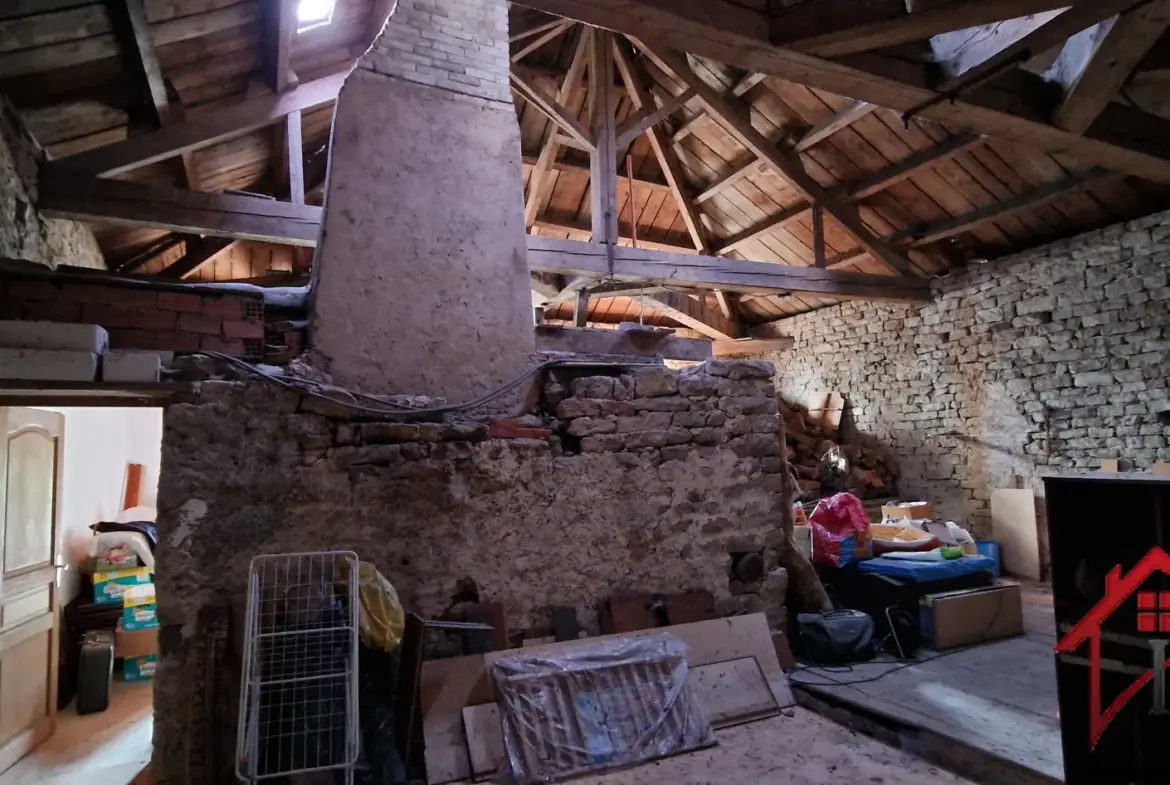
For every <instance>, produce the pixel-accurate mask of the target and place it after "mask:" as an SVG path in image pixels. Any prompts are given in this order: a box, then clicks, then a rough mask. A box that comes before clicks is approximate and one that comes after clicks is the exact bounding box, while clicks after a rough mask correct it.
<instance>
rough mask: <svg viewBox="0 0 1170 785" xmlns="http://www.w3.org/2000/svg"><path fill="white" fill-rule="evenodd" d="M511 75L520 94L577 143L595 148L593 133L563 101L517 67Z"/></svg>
mask: <svg viewBox="0 0 1170 785" xmlns="http://www.w3.org/2000/svg"><path fill="white" fill-rule="evenodd" d="M595 35H596V33H595ZM509 76H510V78H511V80H512V84H513V86H514V87H515V88H516V90H517V91H518V92H519V93H520V95H522V96H524V98H526V99H527V100H528V101H530V102H531V103H532V105H533V106H535V107H536V108H537V109H539V110H540V111H541V112H542V113H543V114H544V115H545V116H546V117H547V118H548V119H549V120H552V121H553V123H555V124H556V125H557V126H558V127H559V128H560V129H561V130H562V131H564V132H565V133H566V134H568V135H569V136H570V137H572V138H573V140H574V141H576V142H577V144H579V145H582V146H584V147H585V149H586V150H592V149H593V148H594V141H593V134H592V133H590V132H589V130H588V129H586V128H585V126H583V125H581V122H580V121H579V120H578V119H577V118H576V117H574V116H573V114H572V113H571V112H570V111H569V110H568V109H566V108H565V105H564V104H563V103H561V102H560V101H558V100H557V99H556V98H555V97H553V96H550V95H549V94H548V93H546V92H544V90H542V89H540V88H539V87H537V86H536V84H535V83H533V82H531V81H529V80H528V79H526V78H525V77H523V76H521V75H520V74H518V73H516V70H515V69H512V70H511V71H510V72H509Z"/></svg>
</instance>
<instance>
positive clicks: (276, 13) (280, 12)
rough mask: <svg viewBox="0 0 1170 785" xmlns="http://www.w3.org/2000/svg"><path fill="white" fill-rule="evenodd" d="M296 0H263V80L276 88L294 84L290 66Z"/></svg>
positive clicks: (279, 89) (295, 19)
mask: <svg viewBox="0 0 1170 785" xmlns="http://www.w3.org/2000/svg"><path fill="white" fill-rule="evenodd" d="M297 2H298V0H264V81H265V83H266V84H267V85H268V86H269V87H271V88H272V89H273V90H274V91H275V92H278V93H283V92H284V91H285V90H287V89H288V88H289V87H294V86H296V83H297V82H296V77H295V76H294V75H293V73H292V71H291V69H290V68H289V58H291V57H292V45H293V36H295V35H296V33H297Z"/></svg>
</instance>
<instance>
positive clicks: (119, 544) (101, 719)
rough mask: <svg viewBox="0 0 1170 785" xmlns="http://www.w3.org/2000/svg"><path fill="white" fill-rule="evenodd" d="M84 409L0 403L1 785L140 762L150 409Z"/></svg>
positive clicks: (150, 606)
mask: <svg viewBox="0 0 1170 785" xmlns="http://www.w3.org/2000/svg"><path fill="white" fill-rule="evenodd" d="M36 385H37V383H31V384H30V386H34V387H35V386H36ZM14 393H20V394H19V396H18V397H14ZM95 400H96V399H93V398H88V399H87V398H86V397H85V396H82V395H76V394H74V395H69V394H61V393H60V392H57V393H51V392H49V391H44V390H28V391H14V390H11V389H8V388H7V387H6V389H5V393H4V396H3V398H2V399H0V427H2V429H3V436H4V440H3V443H2V449H0V473H3V475H4V482H3V483H2V484H0V554H2V555H0V638H2V639H3V645H0V715H2V716H3V717H4V721H3V722H2V723H0V728H2V730H0V781H9V780H10V779H12V780H13V781H21V782H23V781H26V780H25V779H24V778H25V777H33V776H35V777H36V778H37V779H38V780H45V781H50V782H51V781H54V778H55V777H57V776H62V775H63V774H64V772H66V771H69V772H77V771H89V772H90V773H93V774H97V775H98V778H99V779H103V778H106V777H107V776H115V775H116V776H121V775H122V771H123V770H125V773H126V777H125V779H122V780H121V781H123V782H129V781H130V780H131V779H132V778H133V777H134V776H136V775H137V773H138V772H139V771H140V770H142V769H144V768H145V767H146V765H147V764H148V763H149V760H150V756H151V735H152V726H153V720H152V713H153V688H152V687H153V685H152V679H153V677H154V673H155V668H156V663H157V656H158V647H159V631H160V627H159V622H158V613H157V598H156V595H155V593H154V571H155V558H154V557H155V551H156V546H157V543H158V537H157V530H156V528H155V521H156V517H157V509H156V508H157V497H158V480H159V470H160V463H161V452H162V409H161V408H159V407H157V406H120V405H116V404H118V403H119V401H118V400H117V399H116V398H106V399H104V400H102V401H100V402H101V403H103V404H111V403H113V404H114V405H98V406H95V405H84V404H87V403H90V402H93V401H95ZM125 400H126V399H123V401H125ZM10 402H11V403H13V404H20V405H7V404H8V403H10ZM111 760H116V761H118V763H119V765H118V766H117V767H115V768H117V769H118V771H117V772H115V771H114V769H113V768H110V767H109V762H110V761H111Z"/></svg>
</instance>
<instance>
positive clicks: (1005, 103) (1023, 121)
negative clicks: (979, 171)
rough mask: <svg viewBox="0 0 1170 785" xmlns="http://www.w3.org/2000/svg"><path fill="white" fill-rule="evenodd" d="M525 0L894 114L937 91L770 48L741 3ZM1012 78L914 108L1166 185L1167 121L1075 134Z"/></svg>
mask: <svg viewBox="0 0 1170 785" xmlns="http://www.w3.org/2000/svg"><path fill="white" fill-rule="evenodd" d="M525 2H526V4H527V5H529V6H530V7H535V8H539V9H540V10H543V11H548V12H550V13H555V14H558V15H560V16H564V17H568V18H572V19H577V20H579V21H582V22H585V23H587V24H602V25H606V26H607V27H609V28H611V29H616V30H619V31H621V32H623V33H626V34H629V35H633V36H635V37H640V38H642V39H643V40H647V39H648V40H650V41H653V42H655V43H656V44H657V45H659V46H666V47H673V48H675V49H685V50H687V51H689V52H691V53H693V54H695V55H698V56H702V57H709V58H712V59H715V60H719V61H721V62H723V63H726V64H728V65H731V66H734V67H738V68H743V69H745V70H748V71H753V72H759V73H766V74H770V75H774V76H778V77H780V78H783V79H788V80H791V81H794V82H798V83H800V84H803V85H805V86H806V87H810V88H813V89H816V90H825V91H828V92H832V93H836V94H838V95H844V96H848V97H850V98H853V99H856V100H860V101H866V102H868V103H872V104H876V105H878V106H882V107H886V108H888V109H893V110H895V111H899V112H906V111H908V110H911V109H914V108H916V107H923V106H924V104H925V103H926V102H929V101H932V100H935V99H938V98H939V97H940V96H939V93H938V91H937V89H936V86H935V83H934V81H933V78H932V72H931V70H930V68H929V67H927V66H926V65H923V64H916V63H911V62H907V61H905V60H899V59H895V58H892V57H887V56H883V55H878V54H874V53H864V54H860V55H848V56H846V57H843V58H840V59H837V60H833V61H829V60H824V59H821V58H818V57H815V56H811V55H807V54H804V53H800V52H795V51H793V50H791V49H787V48H783V47H776V46H772V45H770V44H769V43H768V40H767V32H766V30H763V31H762V30H761V27H766V20H762V21H761V15H760V14H755V15H752V14H749V13H748V12H747V11H746V9H743V8H740V9H739V10H738V11H730V12H728V13H727V14H726V15H723V14H720V13H714V12H713V11H712V9H711V5H710V4H709V3H706V2H698V1H697V0H692V1H688V2H674V3H661V2H652V1H651V0H525ZM809 5H811V4H809ZM1016 7H1017V8H1020V7H1023V6H1022V4H1017V5H1016ZM719 8H721V9H722V8H724V6H723V5H719ZM1017 13H1019V12H1017ZM1011 76H1012V79H1011V80H1010V82H1009V83H1006V84H1002V85H1001V84H999V83H997V85H996V88H997V89H994V90H992V89H987V90H975V91H972V92H970V93H967V94H964V95H962V96H959V97H958V98H956V99H955V100H953V101H951V100H946V101H942V102H938V103H933V104H930V105H928V106H926V108H921V109H919V114H920V115H921V116H923V117H925V118H927V119H933V120H937V121H939V122H942V123H946V124H948V125H951V126H957V127H964V128H968V129H970V130H973V131H977V132H979V133H982V134H986V135H988V136H992V137H995V138H1001V139H1005V140H1007V141H1013V142H1016V143H1018V144H1022V145H1026V146H1029V147H1032V148H1036V149H1041V150H1050V151H1056V152H1060V153H1063V154H1065V155H1068V156H1071V157H1075V158H1076V159H1077V160H1078V161H1080V163H1082V164H1085V165H1090V166H1099V167H1102V168H1106V169H1112V170H1114V171H1118V172H1122V173H1124V174H1130V175H1134V176H1136V177H1142V178H1145V179H1149V180H1154V181H1158V182H1170V149H1168V148H1167V146H1166V145H1165V144H1164V140H1165V139H1166V138H1167V137H1170V120H1164V119H1161V118H1155V117H1152V116H1150V115H1145V114H1142V113H1140V112H1138V113H1135V112H1134V111H1133V110H1128V109H1127V108H1126V107H1121V106H1119V105H1117V104H1111V105H1110V106H1108V107H1106V109H1105V111H1103V112H1102V114H1101V118H1100V120H1099V121H1098V123H1095V124H1094V126H1093V128H1091V129H1090V130H1089V131H1088V132H1086V133H1085V134H1084V135H1078V134H1074V133H1071V132H1069V131H1066V130H1065V129H1062V128H1057V127H1056V126H1054V125H1052V124H1051V123H1050V122H1048V120H1047V117H1046V116H1042V115H1041V114H1039V113H1038V111H1037V107H1036V104H1035V97H1036V95H1043V92H1044V91H1043V85H1042V82H1043V77H1040V76H1036V75H1034V74H1029V73H1027V72H1024V71H1022V70H1020V71H1017V72H1013V73H1012V75H1011ZM1158 140H1162V141H1158Z"/></svg>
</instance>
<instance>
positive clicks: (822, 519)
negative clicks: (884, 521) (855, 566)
mask: <svg viewBox="0 0 1170 785" xmlns="http://www.w3.org/2000/svg"><path fill="white" fill-rule="evenodd" d="M808 522H809V524H810V525H811V526H812V530H813V557H814V558H815V560H816V561H815V563H816V564H817V565H819V566H825V567H844V566H845V565H847V564H850V563H852V562H854V561H857V560H858V559H862V558H867V557H868V556H869V516H868V515H867V514H866V512H865V505H864V504H862V503H861V499H858V498H857V497H856V496H854V495H852V494H849V493H838V494H836V495H835V496H830V497H828V498H826V499H821V500H820V502H818V503H817V508H816V509H815V510H813V514H812V516H811V517H810V518H809V519H808Z"/></svg>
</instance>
